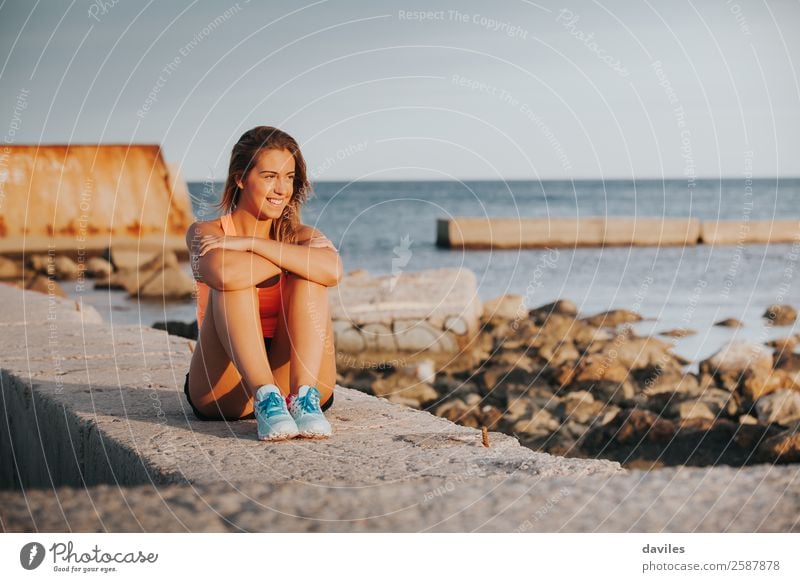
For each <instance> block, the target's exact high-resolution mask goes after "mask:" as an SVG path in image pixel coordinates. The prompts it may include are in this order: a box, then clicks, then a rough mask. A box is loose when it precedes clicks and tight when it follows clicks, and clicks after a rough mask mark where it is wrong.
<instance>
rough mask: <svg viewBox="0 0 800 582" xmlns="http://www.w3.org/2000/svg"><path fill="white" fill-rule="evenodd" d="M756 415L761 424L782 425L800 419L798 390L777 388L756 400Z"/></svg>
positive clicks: (799, 394) (799, 393)
mask: <svg viewBox="0 0 800 582" xmlns="http://www.w3.org/2000/svg"><path fill="white" fill-rule="evenodd" d="M756 415H757V416H758V421H759V422H760V423H761V424H771V423H776V424H780V425H783V426H786V425H789V424H790V423H792V422H794V421H796V420H800V392H797V391H796V390H778V391H777V392H773V393H772V394H769V395H767V396H763V397H761V398H759V399H758V400H757V401H756Z"/></svg>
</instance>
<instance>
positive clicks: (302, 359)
mask: <svg viewBox="0 0 800 582" xmlns="http://www.w3.org/2000/svg"><path fill="white" fill-rule="evenodd" d="M284 277H285V279H284V281H283V285H284V287H283V296H282V301H281V309H280V312H279V314H278V325H277V329H276V331H275V337H274V339H273V340H272V345H271V346H270V353H269V361H270V364H271V366H272V373H273V375H274V377H275V383H276V384H277V385H278V386H279V387H280V389H281V392H283V393H284V394H287V395H288V394H289V392H293V393H297V390H298V388H299V387H300V386H301V385H303V384H308V385H309V386H316V388H317V389H318V390H319V391H320V395H321V398H320V401H321V403H323V404H324V403H325V402H327V400H328V398H329V397H330V396H331V395H332V394H333V386H334V384H335V383H336V353H335V348H334V345H333V323H332V322H331V316H330V306H329V304H328V288H327V287H325V286H324V285H320V284H319V283H314V282H312V281H309V280H307V279H303V278H302V277H298V276H296V275H294V274H288V275H284Z"/></svg>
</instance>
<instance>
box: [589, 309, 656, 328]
mask: <svg viewBox="0 0 800 582" xmlns="http://www.w3.org/2000/svg"><path fill="white" fill-rule="evenodd" d="M642 319H643V318H642V316H641V315H639V314H638V313H635V312H633V311H628V310H627V309H612V310H611V311H604V312H603V313H598V314H597V315H592V316H591V317H586V318H584V319H583V320H582V321H584V322H586V323H588V324H589V325H593V326H595V327H617V326H618V325H621V324H623V323H634V322H636V321H642Z"/></svg>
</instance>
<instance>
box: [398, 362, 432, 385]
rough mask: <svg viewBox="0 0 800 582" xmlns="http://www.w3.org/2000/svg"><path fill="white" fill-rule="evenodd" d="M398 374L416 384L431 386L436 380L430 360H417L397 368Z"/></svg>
mask: <svg viewBox="0 0 800 582" xmlns="http://www.w3.org/2000/svg"><path fill="white" fill-rule="evenodd" d="M398 372H399V373H401V374H403V375H405V376H406V377H407V378H410V379H412V380H414V381H416V382H426V383H428V384H432V383H433V382H434V380H435V379H436V368H435V367H434V363H433V360H430V359H425V360H419V361H417V362H413V363H411V364H408V365H407V366H403V367H401V368H398Z"/></svg>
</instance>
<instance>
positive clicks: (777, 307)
mask: <svg viewBox="0 0 800 582" xmlns="http://www.w3.org/2000/svg"><path fill="white" fill-rule="evenodd" d="M762 317H763V318H765V319H767V320H768V321H771V322H772V324H773V325H792V324H793V323H794V322H795V321H797V310H796V309H795V308H794V307H792V306H791V305H786V304H778V303H776V304H773V305H770V306H769V307H767V310H766V311H765V312H764V315H762Z"/></svg>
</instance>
